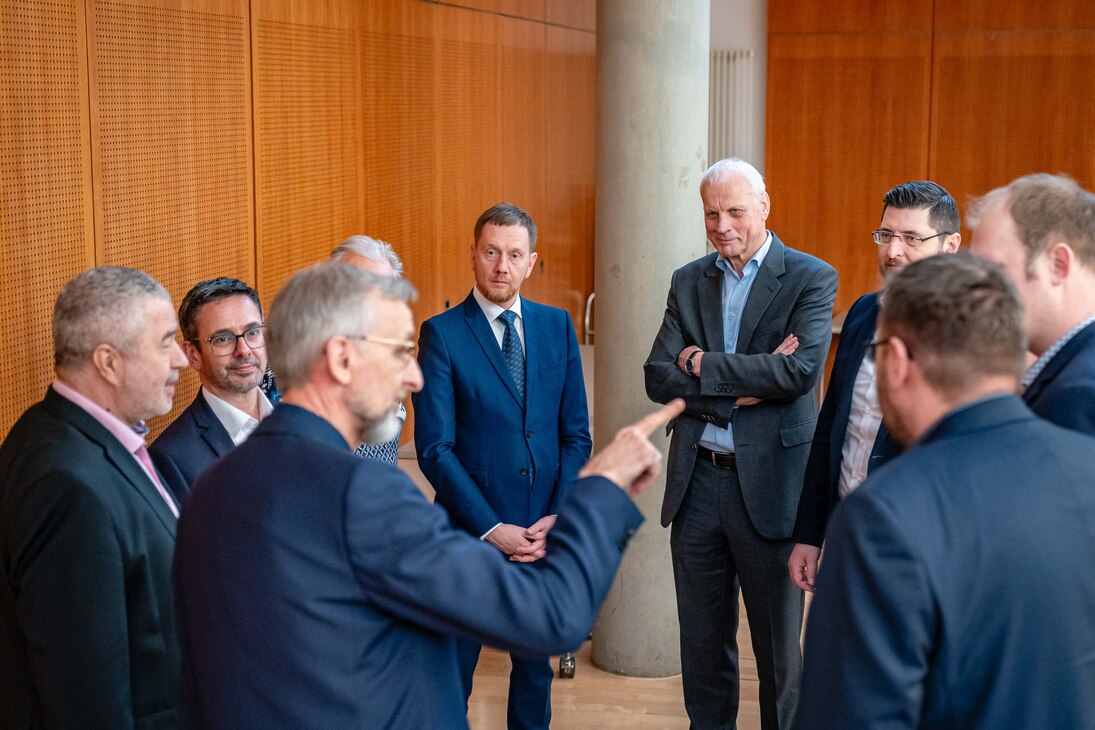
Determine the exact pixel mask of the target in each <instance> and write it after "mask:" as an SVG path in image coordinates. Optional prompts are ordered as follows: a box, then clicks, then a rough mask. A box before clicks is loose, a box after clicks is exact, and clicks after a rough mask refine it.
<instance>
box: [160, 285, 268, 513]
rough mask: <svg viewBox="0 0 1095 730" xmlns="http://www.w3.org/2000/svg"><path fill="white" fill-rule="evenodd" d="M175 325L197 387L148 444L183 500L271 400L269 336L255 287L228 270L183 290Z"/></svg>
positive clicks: (254, 425)
mask: <svg viewBox="0 0 1095 730" xmlns="http://www.w3.org/2000/svg"><path fill="white" fill-rule="evenodd" d="M179 325H180V327H181V328H182V334H183V345H182V346H183V352H185V353H186V359H187V361H188V362H189V363H190V367H191V368H193V369H194V370H196V371H197V372H198V375H199V377H200V378H201V390H199V391H198V395H197V397H196V398H194V402H193V403H191V404H190V406H189V407H188V408H187V409H186V410H185V411H183V412H182V413H181V414H179V417H178V418H176V419H175V421H174V422H173V423H172V424H171V425H170V426H168V427H167V430H165V431H164V432H163V433H162V434H160V437H159V438H158V439H156V442H155V443H154V444H152V446H151V448H150V449H149V451H150V452H151V453H152V460H153V461H154V462H155V464H156V468H157V469H159V470H160V473H161V474H162V475H163V476H164V479H165V480H166V481H167V484H168V486H169V487H170V488H171V491H172V492H174V494H175V498H176V499H177V500H178V501H179V502H180V503H182V502H183V501H184V500H185V498H186V496H187V495H188V494H189V493H190V488H191V487H192V486H193V484H194V482H195V481H196V480H197V478H198V475H200V474H201V473H202V472H203V471H205V470H206V469H207V468H208V467H209V466H210V465H212V463H213V462H214V461H216V460H217V459H219V458H220V457H222V456H224V455H225V454H227V453H228V452H229V451H231V450H232V449H234V448H235V447H236V446H239V445H240V444H241V443H243V442H244V441H245V440H246V439H247V437H248V436H250V435H251V432H252V431H254V430H255V429H256V428H257V427H258V425H259V421H261V420H262V419H263V418H265V417H266V416H267V415H269V414H270V412H271V411H272V410H273V406H272V405H271V404H270V400H269V399H268V398H267V397H266V394H265V393H263V392H262V390H261V389H260V388H259V384H260V383H261V382H262V378H263V374H264V373H265V372H266V340H265V327H264V325H263V320H262V304H261V303H260V302H259V295H258V293H257V292H256V291H255V290H254V289H252V288H251V287H250V286H248V285H247V284H245V283H243V282H242V281H240V280H239V279H232V278H230V277H220V278H217V279H209V280H207V281H202V282H200V283H198V284H196V285H195V286H194V288H193V289H191V290H190V291H189V292H187V294H186V297H184V298H183V301H182V304H181V305H180V306H179Z"/></svg>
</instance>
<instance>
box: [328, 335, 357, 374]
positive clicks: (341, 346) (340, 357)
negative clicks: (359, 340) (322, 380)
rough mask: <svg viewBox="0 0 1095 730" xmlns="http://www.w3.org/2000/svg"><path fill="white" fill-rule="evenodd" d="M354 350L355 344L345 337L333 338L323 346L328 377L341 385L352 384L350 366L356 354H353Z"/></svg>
mask: <svg viewBox="0 0 1095 730" xmlns="http://www.w3.org/2000/svg"><path fill="white" fill-rule="evenodd" d="M353 349H354V345H353V343H352V342H350V341H349V340H348V339H346V338H345V337H332V338H331V339H329V340H327V343H326V344H325V345H324V346H323V362H324V364H325V365H326V367H327V375H328V377H330V378H331V380H333V381H334V382H336V383H338V384H339V385H349V384H350V380H351V372H350V371H351V368H350V365H351V363H352V362H353V358H354V356H355V354H356V353H354V352H352V350H353Z"/></svg>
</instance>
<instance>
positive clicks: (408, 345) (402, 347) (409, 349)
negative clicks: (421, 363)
mask: <svg viewBox="0 0 1095 730" xmlns="http://www.w3.org/2000/svg"><path fill="white" fill-rule="evenodd" d="M346 338H347V339H349V340H361V341H364V342H375V343H376V344H378V345H388V346H389V347H391V348H393V350H394V351H395V355H396V357H398V358H399V361H400V362H401V363H403V364H404V365H406V364H407V363H409V362H410V361H411V360H413V359H414V356H415V354H416V353H417V352H418V347H417V346H416V345H415V344H414V340H397V339H393V338H391V337H379V336H377V335H346Z"/></svg>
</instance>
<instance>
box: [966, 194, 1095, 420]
mask: <svg viewBox="0 0 1095 730" xmlns="http://www.w3.org/2000/svg"><path fill="white" fill-rule="evenodd" d="M972 219H973V220H972V228H973V244H972V245H971V247H970V250H971V251H972V252H973V253H975V254H978V255H979V256H984V257H985V258H987V259H988V260H990V261H994V262H996V263H997V264H1000V266H1002V267H1003V268H1004V271H1006V272H1007V273H1008V276H1010V277H1011V280H1012V281H1013V282H1015V286H1016V288H1018V290H1019V296H1020V297H1022V299H1023V306H1024V308H1025V310H1026V322H1027V337H1028V338H1029V341H1030V351H1031V352H1032V353H1033V354H1034V357H1035V358H1036V359H1035V361H1034V363H1033V364H1032V365H1031V366H1030V368H1028V369H1027V371H1026V373H1025V374H1024V375H1023V381H1022V385H1023V400H1025V401H1026V402H1027V404H1028V405H1029V406H1030V407H1031V409H1033V410H1034V412H1035V413H1037V414H1038V415H1039V416H1042V417H1043V418H1048V419H1049V420H1050V421H1053V422H1054V423H1056V424H1058V425H1060V426H1064V427H1065V428H1071V429H1074V430H1076V431H1081V432H1083V433H1086V434H1090V435H1095V194H1092V193H1091V192H1089V191H1087V190H1084V189H1083V188H1081V187H1080V186H1079V185H1077V184H1076V183H1075V182H1074V181H1073V180H1070V179H1069V178H1067V177H1064V176H1063V175H1027V176H1025V177H1021V178H1019V179H1017V180H1014V181H1013V182H1012V183H1011V184H1009V185H1007V186H1005V187H1002V188H997V189H996V190H993V191H992V192H990V193H988V194H987V195H985V197H983V198H982V199H981V200H980V201H978V204H977V207H976V209H975V211H974V214H973V216H972Z"/></svg>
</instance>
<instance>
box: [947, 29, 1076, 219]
mask: <svg viewBox="0 0 1095 730" xmlns="http://www.w3.org/2000/svg"><path fill="white" fill-rule="evenodd" d="M937 38H938V41H937V42H936V44H935V48H936V61H935V68H936V72H935V83H934V93H933V105H932V151H931V174H932V175H933V176H936V177H938V179H939V180H940V182H941V183H942V184H943V185H946V186H947V188H948V189H949V190H950V191H951V192H952V193H953V194H954V195H955V197H956V199H957V200H958V201H959V205H962V206H963V207H964V204H965V203H966V202H967V201H968V200H969V198H970V196H971V195H981V194H983V193H985V192H987V191H988V190H991V189H992V188H995V187H998V186H1000V185H1005V184H1007V183H1008V182H1009V181H1011V180H1012V179H1014V178H1016V177H1018V176H1020V175H1025V174H1027V173H1031V172H1051V173H1057V172H1063V173H1067V174H1069V175H1071V176H1073V177H1074V178H1075V179H1076V180H1077V181H1078V182H1079V183H1080V184H1081V185H1083V186H1084V187H1086V188H1088V189H1091V188H1092V187H1095V131H1093V130H1095V31H1090V30H1088V31H1071V32H1024V31H1011V32H1000V33H996V32H994V33H956V34H941V35H939V36H937ZM965 233H966V234H967V235H968V230H967V231H965ZM967 240H968V239H967Z"/></svg>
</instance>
